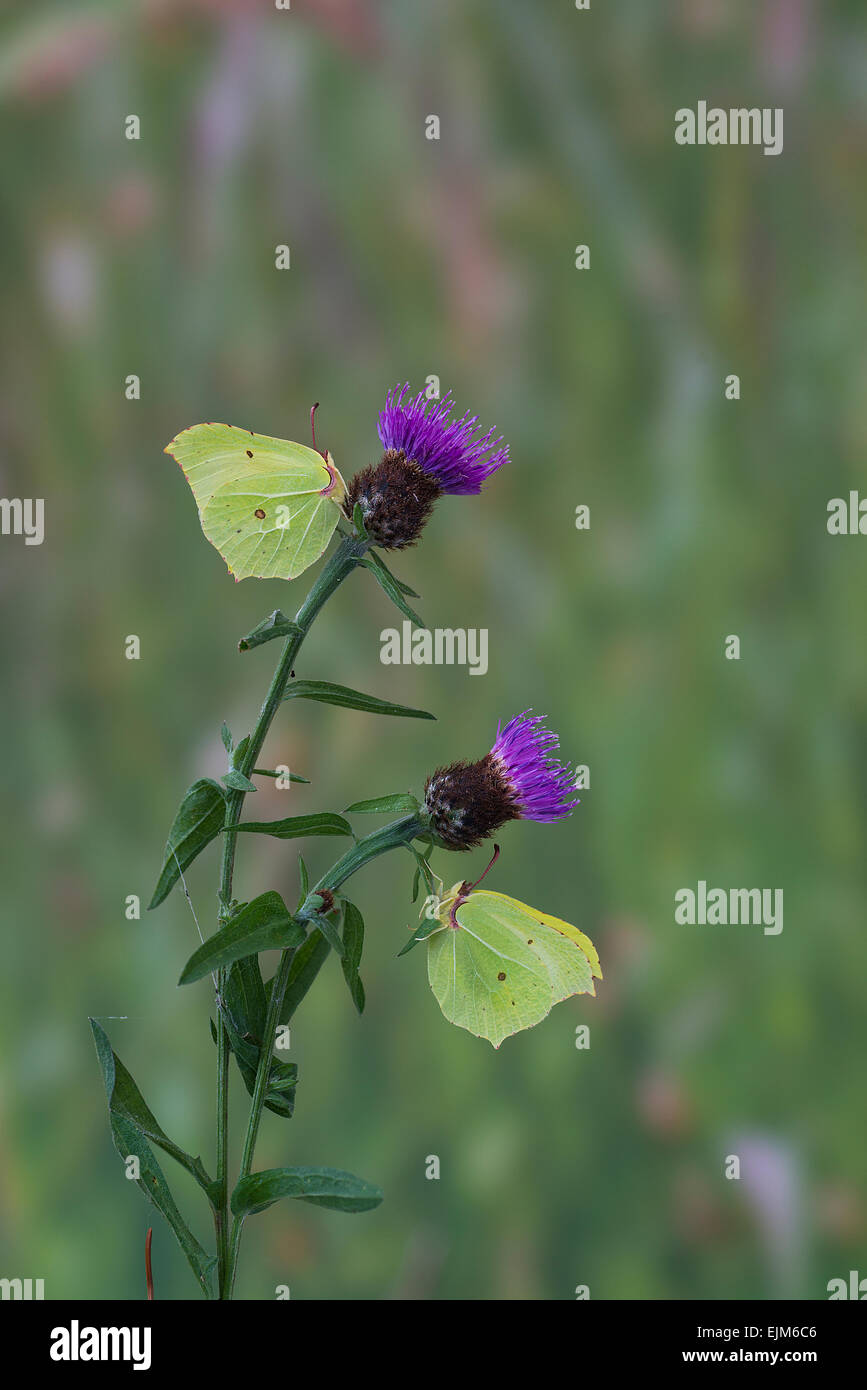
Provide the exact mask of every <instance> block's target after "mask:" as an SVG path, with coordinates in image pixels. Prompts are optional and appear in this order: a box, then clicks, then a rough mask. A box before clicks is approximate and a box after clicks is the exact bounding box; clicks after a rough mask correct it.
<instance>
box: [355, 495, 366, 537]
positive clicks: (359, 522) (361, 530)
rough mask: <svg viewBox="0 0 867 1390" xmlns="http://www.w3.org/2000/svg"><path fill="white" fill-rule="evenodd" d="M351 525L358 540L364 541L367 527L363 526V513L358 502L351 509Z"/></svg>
mask: <svg viewBox="0 0 867 1390" xmlns="http://www.w3.org/2000/svg"><path fill="white" fill-rule="evenodd" d="M352 524H353V526H354V527H355V534H356V535H357V536H358V537H359V539H360V540H363V541H366V540H367V527H366V526H365V524H364V511H363V509H362V506H361V503H360V502H356V504H355V506H354V507H353V508H352Z"/></svg>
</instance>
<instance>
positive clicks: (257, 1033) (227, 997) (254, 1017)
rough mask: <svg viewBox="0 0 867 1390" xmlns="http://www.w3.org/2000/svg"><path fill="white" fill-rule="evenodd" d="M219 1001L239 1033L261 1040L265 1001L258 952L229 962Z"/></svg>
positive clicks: (265, 1008)
mask: <svg viewBox="0 0 867 1390" xmlns="http://www.w3.org/2000/svg"><path fill="white" fill-rule="evenodd" d="M223 1003H224V1005H225V1007H226V1009H227V1010H228V1013H229V1016H230V1019H231V1022H232V1024H233V1026H234V1028H235V1031H236V1032H237V1033H238V1034H239V1036H241V1037H249V1038H250V1040H251V1041H253V1042H256V1043H259V1042H261V1040H262V1034H263V1032H264V1028H265V1015H266V1013H267V1011H268V1001H267V999H266V998H265V985H264V983H263V981H262V972H261V970H260V969H259V958H258V956H244V957H242V959H241V960H236V961H233V962H232V964H231V965H230V966H229V969H228V971H227V972H226V984H225V989H224V992H223Z"/></svg>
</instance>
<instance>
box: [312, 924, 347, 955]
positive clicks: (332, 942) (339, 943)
mask: <svg viewBox="0 0 867 1390" xmlns="http://www.w3.org/2000/svg"><path fill="white" fill-rule="evenodd" d="M306 920H307V921H308V922H309V923H310V924H311V926H313V927H315V928H316V930H317V931H320V932H321V933H322V935H323V936H324V937H325V940H326V941H327V942H328V945H329V946H330V947H331V949H332V951H335V952H336V953H337V955H338V956H341V957H342V956H343V938H342V936H341V935H340V932H339V931H338V929H337V925H336V923H334V922H329V920H328V918H327V917H323V916H322V915H321V914H320V913H316V914H314V915H312V916H310V917H307V918H306Z"/></svg>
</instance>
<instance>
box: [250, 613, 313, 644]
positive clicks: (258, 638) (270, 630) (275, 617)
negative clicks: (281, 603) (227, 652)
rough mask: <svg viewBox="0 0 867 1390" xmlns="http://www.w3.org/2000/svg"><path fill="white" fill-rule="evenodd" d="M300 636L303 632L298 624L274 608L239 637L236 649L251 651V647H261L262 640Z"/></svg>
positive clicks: (268, 640)
mask: <svg viewBox="0 0 867 1390" xmlns="http://www.w3.org/2000/svg"><path fill="white" fill-rule="evenodd" d="M302 636H303V632H302V630H301V628H300V627H299V626H298V624H297V623H293V622H292V620H291V619H290V618H287V617H286V614H285V613H281V612H280V609H279V608H275V609H274V612H273V613H269V615H268V617H267V618H263V619H262V621H261V623H257V624H256V626H255V627H254V628H253V631H252V632H248V633H247V636H246V637H242V638H241V640H240V642H239V643H238V651H239V652H249V651H252V649H253V647H261V646H262V643H263V642H270V641H272V640H273V639H274V638H275V637H302Z"/></svg>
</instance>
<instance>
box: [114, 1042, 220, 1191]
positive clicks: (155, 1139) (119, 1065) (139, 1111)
mask: <svg viewBox="0 0 867 1390" xmlns="http://www.w3.org/2000/svg"><path fill="white" fill-rule="evenodd" d="M90 1028H91V1032H92V1033H93V1041H94V1043H95V1045H96V1055H97V1057H98V1058H99V1064H100V1066H101V1067H102V1079H103V1084H104V1085H105V1095H106V1099H107V1100H108V1108H109V1111H110V1112H111V1113H112V1114H117V1115H122V1116H124V1117H125V1118H126V1119H127V1120H129V1121H130V1123H131V1124H134V1125H135V1127H136V1128H137V1129H138V1130H139V1132H140V1133H141V1134H143V1135H144V1137H145V1138H146V1139H150V1140H151V1142H152V1143H154V1144H156V1145H157V1146H158V1147H159V1148H161V1149H163V1150H164V1151H165V1152H166V1153H167V1154H171V1156H172V1158H174V1159H176V1160H177V1162H178V1163H180V1165H181V1167H182V1168H186V1170H187V1172H188V1173H191V1174H192V1176H193V1177H194V1178H195V1180H196V1182H197V1183H198V1184H199V1187H201V1188H202V1190H203V1192H205V1193H207V1195H208V1199H209V1201H211V1202H212V1204H213V1203H214V1202H215V1201H216V1199H217V1195H218V1194H217V1191H216V1184H215V1183H214V1181H213V1179H212V1178H210V1177H209V1176H208V1174H207V1172H206V1171H205V1168H204V1165H203V1163H202V1160H201V1159H200V1158H193V1157H192V1155H191V1154H188V1153H185V1151H184V1150H183V1149H182V1148H180V1147H179V1146H178V1145H177V1144H176V1143H175V1142H174V1140H173V1139H170V1138H169V1136H168V1135H167V1134H166V1133H165V1132H164V1130H163V1129H161V1127H160V1125H159V1124H158V1122H157V1120H156V1119H155V1117H154V1115H153V1114H152V1113H151V1111H150V1109H149V1108H148V1105H147V1102H146V1101H145V1098H144V1096H143V1095H142V1093H141V1091H140V1090H139V1088H138V1086H137V1085H136V1084H135V1082H134V1081H133V1079H132V1077H131V1076H130V1074H129V1072H128V1071H127V1069H126V1067H125V1066H124V1064H123V1062H122V1061H121V1060H120V1058H119V1057H118V1055H117V1053H116V1052H114V1051H113V1049H112V1046H111V1043H110V1042H109V1040H108V1035H107V1033H106V1032H105V1030H104V1029H103V1028H102V1027H101V1025H100V1024H99V1023H97V1021H96V1019H95V1018H92V1019H90Z"/></svg>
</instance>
